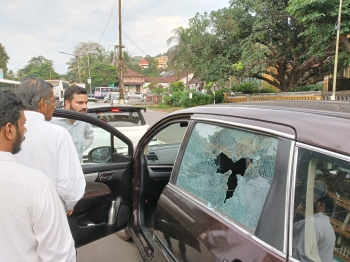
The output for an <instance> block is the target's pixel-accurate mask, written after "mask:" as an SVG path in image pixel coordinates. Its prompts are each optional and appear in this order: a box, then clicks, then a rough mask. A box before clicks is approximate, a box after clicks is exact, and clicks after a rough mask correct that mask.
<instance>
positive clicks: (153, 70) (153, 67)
mask: <svg viewBox="0 0 350 262" xmlns="http://www.w3.org/2000/svg"><path fill="white" fill-rule="evenodd" d="M145 59H146V60H147V62H148V68H145V69H143V70H142V74H143V75H145V76H148V77H152V76H159V72H158V68H157V65H158V63H157V61H156V60H155V59H154V58H153V57H151V56H147V57H146V58H145Z"/></svg>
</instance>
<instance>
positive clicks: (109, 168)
mask: <svg viewBox="0 0 350 262" xmlns="http://www.w3.org/2000/svg"><path fill="white" fill-rule="evenodd" d="M53 116H54V117H56V119H55V121H54V123H55V124H59V122H60V121H68V120H67V119H73V120H76V121H75V124H80V125H85V127H86V128H90V138H89V139H85V141H84V153H83V159H82V161H81V166H82V169H83V171H84V175H85V180H86V189H85V194H84V197H83V198H82V199H81V200H80V201H79V202H78V203H77V205H76V206H75V207H74V212H73V214H72V215H71V216H68V222H69V226H70V229H71V232H72V235H73V238H74V240H75V245H76V248H78V247H81V246H83V245H86V244H88V243H90V242H93V241H95V240H97V239H99V238H102V237H105V236H107V235H110V234H112V233H114V232H116V231H119V230H121V229H123V228H124V227H125V226H126V225H127V222H128V219H129V217H130V215H131V196H132V186H131V183H132V166H133V157H132V156H133V145H132V142H131V141H130V140H129V139H128V138H127V137H126V136H124V135H123V134H122V133H120V132H119V131H118V130H117V129H115V128H113V127H112V126H110V125H109V124H107V123H105V122H103V121H102V120H99V119H97V118H94V117H92V116H89V115H87V114H81V113H78V112H75V111H69V110H63V109H56V110H55V112H54V115H53ZM91 129H92V131H93V132H91ZM91 133H92V134H93V135H92V136H91ZM81 136H84V134H81ZM76 146H81V145H79V144H77V143H76Z"/></svg>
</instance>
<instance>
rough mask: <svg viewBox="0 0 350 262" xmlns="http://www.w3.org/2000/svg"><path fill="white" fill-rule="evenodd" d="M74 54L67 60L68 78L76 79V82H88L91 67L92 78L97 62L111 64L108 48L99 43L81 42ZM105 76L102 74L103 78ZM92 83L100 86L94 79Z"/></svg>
mask: <svg viewBox="0 0 350 262" xmlns="http://www.w3.org/2000/svg"><path fill="white" fill-rule="evenodd" d="M72 56H73V57H72ZM72 56H71V57H72V58H71V59H70V60H69V61H68V62H67V65H68V72H67V74H66V75H67V78H68V80H74V81H75V82H76V83H80V82H81V83H87V79H88V78H89V67H90V77H91V78H92V74H93V72H92V68H93V66H94V65H95V64H99V63H104V64H106V65H110V64H111V62H110V59H111V57H110V54H107V52H106V49H105V48H104V47H103V46H102V45H100V44H99V43H94V42H88V43H86V42H81V43H79V45H78V46H77V47H76V48H75V49H74V51H73V54H72ZM95 77H97V76H95ZM103 77H104V76H102V79H103ZM114 77H115V75H114ZM98 78H99V77H98ZM114 82H115V80H113V81H112V82H111V83H114ZM91 83H92V86H94V87H95V86H98V85H95V83H94V82H93V81H91Z"/></svg>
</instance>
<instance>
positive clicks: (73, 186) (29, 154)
mask: <svg viewBox="0 0 350 262" xmlns="http://www.w3.org/2000/svg"><path fill="white" fill-rule="evenodd" d="M24 114H25V117H26V119H27V120H26V124H25V127H26V128H27V132H26V133H25V140H24V141H23V143H22V148H21V151H20V152H19V153H17V154H16V155H15V158H16V160H17V161H18V162H19V163H21V164H23V165H26V166H29V167H32V168H34V169H38V170H40V171H42V172H43V173H44V174H45V175H47V176H48V177H49V178H50V180H51V181H52V183H53V185H54V187H55V188H56V189H57V192H58V194H59V195H60V197H61V199H62V200H63V202H64V204H65V207H66V210H67V211H68V210H72V209H73V208H74V206H75V204H76V203H77V202H78V201H79V200H80V199H81V198H82V197H83V195H84V193H85V177H84V173H83V171H82V168H81V165H80V161H79V158H78V155H77V151H76V149H75V146H74V143H73V140H72V137H71V136H70V134H69V133H68V131H67V130H66V129H64V128H63V127H60V126H58V125H53V124H50V123H49V122H45V118H44V115H43V114H41V113H38V112H34V111H24Z"/></svg>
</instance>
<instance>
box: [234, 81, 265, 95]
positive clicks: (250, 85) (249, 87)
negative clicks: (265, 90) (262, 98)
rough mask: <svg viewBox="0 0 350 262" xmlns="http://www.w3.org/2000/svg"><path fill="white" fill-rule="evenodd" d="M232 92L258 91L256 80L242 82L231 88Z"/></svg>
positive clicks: (251, 92)
mask: <svg viewBox="0 0 350 262" xmlns="http://www.w3.org/2000/svg"><path fill="white" fill-rule="evenodd" d="M232 90H233V91H234V92H242V93H243V94H253V93H259V89H258V85H257V84H256V82H253V81H250V82H242V83H240V84H238V85H236V86H234V87H233V88H232Z"/></svg>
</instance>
